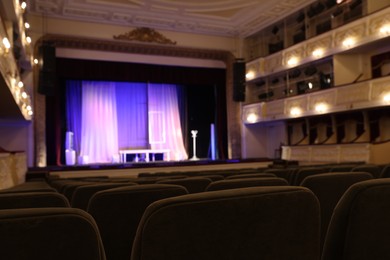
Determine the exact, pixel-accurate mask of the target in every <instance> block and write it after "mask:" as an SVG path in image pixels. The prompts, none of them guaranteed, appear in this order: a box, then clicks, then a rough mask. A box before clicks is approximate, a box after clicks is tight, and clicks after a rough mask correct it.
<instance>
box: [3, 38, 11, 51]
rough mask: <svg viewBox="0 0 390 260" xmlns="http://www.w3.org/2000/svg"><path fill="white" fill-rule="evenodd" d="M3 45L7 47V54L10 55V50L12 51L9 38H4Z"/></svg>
mask: <svg viewBox="0 0 390 260" xmlns="http://www.w3.org/2000/svg"><path fill="white" fill-rule="evenodd" d="M3 45H4V47H5V53H8V51H9V49H11V43H10V42H9V40H8V38H7V37H5V38H3Z"/></svg>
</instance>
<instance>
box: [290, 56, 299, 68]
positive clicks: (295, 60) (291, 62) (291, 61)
mask: <svg viewBox="0 0 390 260" xmlns="http://www.w3.org/2000/svg"><path fill="white" fill-rule="evenodd" d="M287 64H288V65H289V66H294V65H297V64H298V58H297V57H291V58H290V59H289V60H288V61H287Z"/></svg>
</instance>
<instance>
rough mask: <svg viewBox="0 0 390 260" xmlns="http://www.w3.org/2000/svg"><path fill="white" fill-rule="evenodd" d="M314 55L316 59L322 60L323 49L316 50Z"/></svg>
mask: <svg viewBox="0 0 390 260" xmlns="http://www.w3.org/2000/svg"><path fill="white" fill-rule="evenodd" d="M312 54H313V56H314V57H316V58H320V57H322V56H323V55H324V50H323V49H315V50H314V51H313V53H312Z"/></svg>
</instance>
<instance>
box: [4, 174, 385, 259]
mask: <svg viewBox="0 0 390 260" xmlns="http://www.w3.org/2000/svg"><path fill="white" fill-rule="evenodd" d="M304 168H305V169H308V168H311V167H302V169H304ZM269 170H270V169H260V170H259V169H256V170H255V171H254V170H252V171H250V170H248V171H242V172H241V173H238V174H230V175H228V174H216V172H213V174H210V173H208V174H205V173H204V174H200V175H202V177H188V176H183V173H174V174H168V173H167V175H166V176H164V175H163V173H162V174H156V175H153V174H149V175H144V176H141V177H139V178H108V177H107V178H84V179H78V180H71V179H66V180H63V179H59V180H55V179H49V180H48V181H49V184H48V183H46V182H38V181H37V182H31V183H29V184H28V185H30V188H26V186H24V187H23V188H20V190H22V192H19V191H18V188H13V189H12V190H7V191H2V193H3V194H0V208H2V209H3V210H0V215H1V214H3V213H6V212H8V213H6V214H8V216H11V215H12V214H11V213H10V211H12V210H9V209H8V210H4V209H5V208H23V207H28V206H29V203H31V204H34V205H36V207H37V208H39V209H37V210H43V212H50V210H51V209H49V208H48V207H56V208H55V209H54V208H53V210H64V212H65V213H64V215H67V213H66V211H67V210H68V209H69V210H73V211H72V214H75V213H74V212H76V213H77V212H83V214H87V215H89V216H90V217H91V218H92V220H93V221H89V222H90V224H91V225H92V229H93V230H97V231H98V232H97V233H95V235H93V236H96V237H97V238H98V240H99V239H100V238H101V240H102V242H101V243H100V244H99V243H94V245H96V248H95V250H97V251H96V252H102V251H103V252H104V256H103V254H100V256H99V257H100V258H91V259H105V258H107V259H115V260H120V259H258V258H260V259H262V258H264V259H319V257H320V255H321V254H322V257H323V259H324V260H326V259H336V260H337V259H386V257H387V256H388V255H386V254H385V252H382V251H384V250H383V248H380V249H378V250H379V253H378V257H377V258H375V257H374V258H372V257H371V255H370V257H369V258H367V257H368V254H363V253H362V252H360V253H359V255H361V258H348V254H349V253H348V252H347V253H345V252H344V247H347V246H349V244H348V243H349V242H345V241H344V242H345V243H346V244H345V245H343V246H340V243H335V241H337V239H334V237H335V236H338V235H339V234H340V233H339V232H341V231H340V226H343V228H345V225H350V224H349V223H348V220H349V217H348V218H346V216H345V214H346V212H347V213H349V211H345V210H344V209H342V210H338V211H339V212H342V213H339V214H338V215H337V214H336V209H338V208H339V205H340V204H342V203H341V201H342V200H346V199H344V197H347V198H349V199H350V198H351V196H352V197H353V196H357V195H359V198H360V193H361V190H364V191H366V190H370V191H371V190H372V191H375V190H377V188H378V187H380V186H382V187H383V190H382V193H380V194H379V195H377V196H378V200H376V199H375V200H373V201H365V202H362V203H363V204H364V203H371V204H376V203H377V202H380V201H381V203H382V205H381V207H382V208H381V209H376V210H377V211H380V210H383V211H385V212H386V211H388V210H387V209H385V210H384V208H386V205H387V204H386V200H385V197H383V198H382V197H381V196H382V195H385V194H387V193H386V192H387V191H386V189H389V190H390V179H377V180H372V179H373V176H372V174H370V173H367V172H340V173H337V172H331V173H319V174H312V175H309V176H307V177H305V178H304V179H303V181H302V182H301V185H299V186H298V185H289V182H288V181H287V179H286V178H282V177H280V175H279V177H276V176H278V175H277V174H275V173H272V172H267V171H269ZM260 171H261V172H260ZM294 171H296V169H294ZM191 176H193V175H191ZM208 176H213V177H210V178H205V177H208ZM218 176H219V177H218ZM205 180H207V181H205ZM191 182H193V183H195V185H193V186H191V185H190V183H191ZM358 184H359V185H360V186H359V185H358ZM46 185H47V186H46ZM255 186H256V187H255ZM259 186H261V187H259ZM265 186H266V187H265ZM271 186H272V187H271ZM355 186H357V187H358V188H355ZM247 187H250V188H247ZM362 187H365V188H364V189H363V188H362ZM367 187H369V188H367ZM33 188H37V190H39V191H37V190H34V189H33ZM237 188H240V189H237ZM53 189H54V191H53ZM347 190H348V192H346V191H347ZM343 194H344V195H343ZM347 194H348V195H347ZM351 194H352V195H351ZM43 195H46V196H48V197H50V196H51V195H55V196H53V197H56V198H57V201H62V204H61V203H60V202H58V204H56V203H57V202H53V201H54V199H53V198H52V197H51V198H52V199H51V202H50V203H51V204H50V203H47V204H45V203H42V201H45V199H42V200H40V199H39V198H42V197H40V196H43ZM3 196H4V199H3ZM18 196H19V198H17V197H18ZM23 196H26V197H29V198H28V199H25V198H24V197H23ZM342 196H343V197H342ZM7 197H8V198H7ZM341 197H342V199H341V200H340V198H341ZM10 198H13V201H12V199H10ZM15 198H16V199H15ZM21 198H23V199H21ZM59 198H60V199H59ZM362 198H364V196H363V197H362ZM339 200H340V203H338V202H339ZM7 201H8V202H7ZM19 201H23V203H24V204H23V203H22V204H20V203H21V202H19ZM37 201H41V202H40V203H37ZM48 201H50V200H48ZM7 203H8V206H7ZM18 203H19V204H18ZM35 203H37V204H35ZM337 203H338V204H337ZM31 204H30V206H31ZM3 205H4V206H3ZM336 205H337V206H336ZM69 206H72V207H73V208H70V207H69ZM43 207H45V209H42V208H43ZM59 207H62V208H61V209H59ZM372 207H374V208H375V207H376V206H375V205H373V206H372ZM75 208H80V209H84V210H80V209H75ZM335 208H336V209H335ZM333 209H335V210H333ZM363 209H364V207H363ZM359 210H362V209H359ZM371 210H372V209H371ZM15 211H21V209H17V210H15ZM22 211H23V210H22ZM30 211H31V209H30ZM333 212H335V213H334V214H333ZM28 213H29V212H28ZM57 213H58V212H57ZM386 213H387V212H386ZM389 213H390V212H389ZM10 214H11V215H10ZM23 214H24V213H23ZM26 214H27V213H26ZM332 214H333V216H332ZM357 214H363V213H362V212H359V211H358V212H357ZM364 214H369V212H365V213H364ZM378 214H379V213H378ZM37 216H38V215H37ZM39 216H41V215H39ZM336 216H337V217H336ZM386 216H387V217H389V216H390V214H389V215H386ZM41 217H43V216H41ZM33 218H35V217H33ZM364 218H365V219H367V218H368V216H364ZM340 219H343V220H340ZM381 220H382V221H384V220H385V218H383V219H381ZM8 221H9V220H8ZM0 222H1V220H0ZM379 223H381V222H379V221H378V222H377V224H379ZM355 224H356V223H355ZM360 224H361V225H363V224H364V222H362V223H360ZM373 224H375V222H373ZM1 226H2V225H1V224H0V228H1ZM43 226H45V225H43ZM328 226H329V229H328ZM335 226H336V227H335ZM46 227H47V230H50V228H49V227H50V225H48V226H46ZM53 230H55V229H53ZM327 230H329V231H328V232H327ZM6 232H7V231H6ZM31 232H34V231H33V230H31ZM71 232H72V231H71V229H70V228H69V233H63V234H69V236H68V235H66V236H65V235H64V237H67V239H69V237H73V235H72V234H71ZM345 232H347V233H348V232H349V230H347V231H345ZM0 234H3V233H2V231H1V230H0ZM4 234H6V233H4ZM57 234H59V233H57ZM61 234H62V233H61ZM90 234H92V233H90ZM372 234H375V233H372ZM378 234H381V235H382V236H383V237H382V239H386V238H388V237H387V236H386V233H385V232H381V233H378ZM347 235H348V234H346V235H345V236H344V237H347ZM1 236H3V235H1ZM5 236H6V235H4V237H5ZM364 236H365V235H364ZM360 237H361V238H360V239H362V240H361V241H357V242H356V243H363V242H364V240H365V238H364V237H362V235H360ZM42 239H43V240H41V243H43V244H44V242H43V241H44V239H45V238H42ZM46 239H47V238H46ZM52 239H53V238H52ZM55 239H56V240H57V239H59V238H58V237H56V238H55ZM31 241H33V240H31ZM133 241H134V243H133ZM376 241H377V240H376ZM70 242H71V241H70ZM63 243H64V245H65V244H66V241H65V242H63ZM102 245H104V249H103V250H102V249H101V248H100V247H102ZM381 246H383V245H382V244H380V243H379V244H378V245H375V244H369V247H368V248H367V250H368V251H370V250H372V248H375V247H381ZM73 247H74V245H73ZM323 247H324V248H323ZM336 247H337V248H336ZM76 248H77V249H78V250H82V249H81V248H79V247H76ZM99 248H100V249H99ZM322 248H323V249H322ZM339 249H343V250H341V251H340V250H339ZM10 250H12V249H11V248H10ZM348 250H352V249H351V248H349V249H348ZM23 251H24V252H26V256H25V257H24V258H23V257H22V256H20V255H18V256H17V257H16V255H15V257H14V258H13V257H12V252H10V254H9V256H10V257H9V258H5V259H34V258H33V257H30V258H29V257H28V256H27V255H28V254H30V253H29V252H28V251H29V248H28V247H27V248H26V250H23ZM333 251H335V252H333ZM344 254H346V255H344ZM94 256H96V254H95V255H94ZM259 256H261V257H259ZM50 257H51V256H48V258H47V259H49V258H50ZM364 257H366V258H364ZM65 258H66V257H65V254H64V258H58V257H57V258H50V259H65ZM39 259H46V258H45V257H44V256H43V257H40V258H39ZM67 259H69V258H67ZM71 259H78V258H77V256H76V257H72V258H71ZM80 259H81V258H80ZM83 259H90V258H83Z"/></svg>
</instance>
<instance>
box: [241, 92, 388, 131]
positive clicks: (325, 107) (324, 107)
mask: <svg viewBox="0 0 390 260" xmlns="http://www.w3.org/2000/svg"><path fill="white" fill-rule="evenodd" d="M383 102H385V103H387V104H390V92H388V93H385V94H384V95H383ZM329 109H330V105H329V104H328V103H326V102H318V103H317V104H315V106H314V111H315V112H316V113H318V114H323V113H326V112H328V111H329ZM302 114H303V109H302V108H301V107H300V106H293V107H291V108H290V110H289V115H290V116H291V117H299V116H301V115H302ZM258 121H259V115H258V113H256V112H250V113H248V114H247V116H246V122H247V123H257V122H258Z"/></svg>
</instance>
